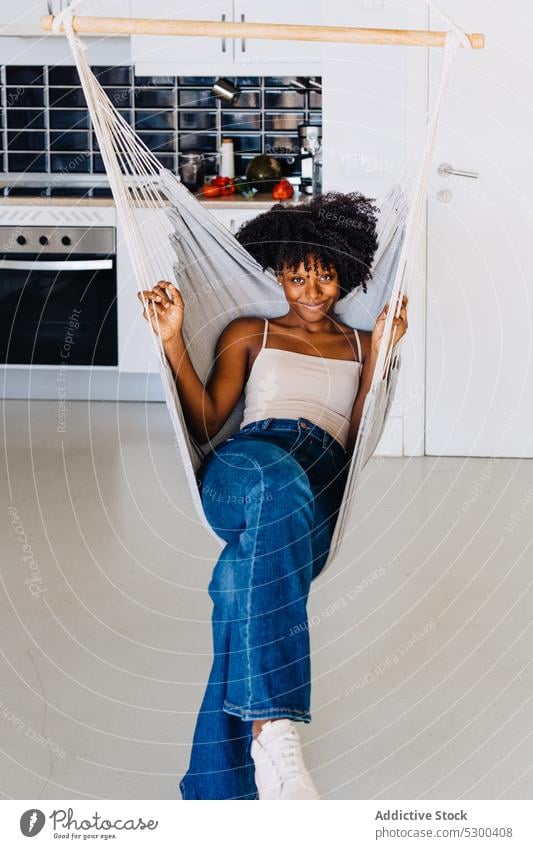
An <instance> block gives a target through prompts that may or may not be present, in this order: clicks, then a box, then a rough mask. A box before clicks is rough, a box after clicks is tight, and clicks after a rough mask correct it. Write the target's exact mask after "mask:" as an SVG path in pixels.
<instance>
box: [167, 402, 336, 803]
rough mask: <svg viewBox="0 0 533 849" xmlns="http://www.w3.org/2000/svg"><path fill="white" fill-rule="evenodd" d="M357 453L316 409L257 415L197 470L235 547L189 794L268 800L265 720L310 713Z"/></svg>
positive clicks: (216, 581)
mask: <svg viewBox="0 0 533 849" xmlns="http://www.w3.org/2000/svg"><path fill="white" fill-rule="evenodd" d="M348 459H349V457H348V454H347V453H346V452H345V450H344V448H343V447H342V445H341V444H340V443H339V442H337V441H336V440H335V439H333V438H332V437H331V436H330V435H329V434H328V433H327V432H326V431H324V430H322V429H321V428H319V427H318V426H317V425H315V424H313V423H312V422H310V421H309V420H307V419H304V418H299V419H275V418H270V419H263V420H261V421H257V422H252V423H251V424H249V425H247V426H245V427H244V428H242V429H241V430H240V431H238V432H237V433H235V434H234V435H233V436H231V437H230V438H229V439H226V440H225V441H224V442H222V443H221V444H220V445H218V446H217V447H216V448H215V449H214V450H213V451H211V452H210V453H209V454H208V456H207V457H206V458H205V459H204V461H203V463H202V465H201V466H200V468H199V470H198V473H197V480H198V484H199V487H200V492H201V498H202V504H203V507H204V510H205V514H206V517H207V519H208V521H209V523H210V525H211V526H212V527H213V529H214V530H215V531H216V533H217V534H218V535H219V536H220V537H222V538H223V539H224V540H226V546H225V547H224V549H223V550H222V552H221V554H220V557H219V559H218V561H217V563H216V564H215V567H214V570H213V574H212V578H211V581H210V584H209V587H208V592H209V595H210V597H211V599H212V601H213V614H212V631H213V651H214V658H213V664H212V668H211V672H210V675H209V680H208V683H207V688H206V691H205V694H204V697H203V701H202V704H201V707H200V712H199V714H198V718H197V722H196V728H195V732H194V739H193V746H192V752H191V757H190V763H189V768H188V771H187V773H186V774H185V775H184V776H183V778H182V779H181V781H180V783H179V788H180V791H181V795H182V797H183V799H257V788H256V785H255V781H254V764H253V761H252V759H251V756H250V747H251V743H252V724H253V720H254V719H276V718H279V717H288V718H290V719H292V720H297V721H300V722H310V721H311V713H310V697H311V663H310V641H309V627H308V621H307V610H306V608H307V598H308V594H309V589H310V585H311V581H312V580H314V578H316V577H317V575H318V574H319V573H320V571H321V569H322V567H323V566H324V564H325V562H326V559H327V555H328V550H329V546H330V542H331V536H332V533H333V529H334V526H335V521H336V518H337V513H338V509H339V506H340V503H341V500H342V495H343V492H344V487H345V483H346V476H347V472H348V466H349V463H348Z"/></svg>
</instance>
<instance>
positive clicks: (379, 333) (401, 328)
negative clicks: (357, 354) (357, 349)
mask: <svg viewBox="0 0 533 849" xmlns="http://www.w3.org/2000/svg"><path fill="white" fill-rule="evenodd" d="M407 301H408V298H407V295H404V296H403V299H402V307H401V310H400V315H399V316H398V317H397V318H394V319H393V320H392V325H393V327H395V328H396V332H395V333H394V331H393V333H394V345H396V344H397V343H398V342H399V341H400V339H401V338H402V336H405V334H406V332H407V327H408V324H407ZM388 311H389V304H385V306H384V307H383V309H382V310H381V312H380V314H379V315H378V317H377V319H376V323H375V325H374V329H373V331H372V340H371V347H372V352H373V353H374V354H376V355H377V354H378V352H379V348H380V345H381V340H382V338H383V330H384V329H385V319H386V318H387V313H388ZM392 338H393V334H391V338H390V340H389V350H390V346H391V343H392ZM387 353H388V351H387Z"/></svg>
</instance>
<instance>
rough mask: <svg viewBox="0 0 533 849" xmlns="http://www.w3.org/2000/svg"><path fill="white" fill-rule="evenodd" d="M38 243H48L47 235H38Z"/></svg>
mask: <svg viewBox="0 0 533 849" xmlns="http://www.w3.org/2000/svg"><path fill="white" fill-rule="evenodd" d="M39 244H40V245H47V244H48V236H39Z"/></svg>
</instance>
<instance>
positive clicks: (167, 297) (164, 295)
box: [137, 280, 185, 343]
mask: <svg viewBox="0 0 533 849" xmlns="http://www.w3.org/2000/svg"><path fill="white" fill-rule="evenodd" d="M142 294H143V295H144V297H145V300H147V301H148V305H147V307H146V308H145V309H144V310H143V316H144V318H145V319H146V320H147V321H148V320H150V322H151V325H152V327H153V329H154V331H155V332H156V334H157V335H158V336H161V341H162V342H163V343H164V342H170V341H171V340H172V339H174V338H175V337H177V336H179V334H180V333H181V330H182V327H183V316H184V311H185V304H184V302H183V298H182V297H181V293H180V291H179V289H176V287H175V286H173V285H172V283H169V282H168V280H160V281H159V282H158V283H156V285H155V286H154V288H153V289H144V290H143V292H142ZM137 297H138V298H139V300H140V301H141V303H142V295H141V292H137ZM147 309H148V311H149V313H150V317H148V315H147ZM155 313H157V320H156V318H155ZM158 324H159V330H158Z"/></svg>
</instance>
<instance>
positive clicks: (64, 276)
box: [0, 226, 118, 366]
mask: <svg viewBox="0 0 533 849" xmlns="http://www.w3.org/2000/svg"><path fill="white" fill-rule="evenodd" d="M0 362H2V363H5V364H13V365H14V364H18V365H47V366H57V365H64V366H68V365H73V366H74V365H75V366H117V365H118V332H117V274H116V246H115V228H114V227H70V226H69V227H62V226H58V227H43V226H38V227H37V226H28V227H27V226H10V227H5V226H2V227H0Z"/></svg>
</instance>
